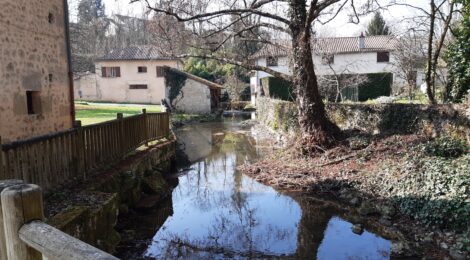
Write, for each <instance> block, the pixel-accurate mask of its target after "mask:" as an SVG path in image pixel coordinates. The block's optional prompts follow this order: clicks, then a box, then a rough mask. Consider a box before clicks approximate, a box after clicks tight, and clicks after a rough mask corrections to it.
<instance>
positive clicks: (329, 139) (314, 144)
mask: <svg viewBox="0 0 470 260" xmlns="http://www.w3.org/2000/svg"><path fill="white" fill-rule="evenodd" d="M292 38H293V40H292V41H293V42H292V46H293V61H294V62H293V63H294V68H293V81H294V86H295V89H296V95H297V99H296V102H297V108H298V110H299V124H300V127H301V131H302V133H301V134H302V146H303V149H304V152H308V153H309V152H313V151H316V150H318V147H319V146H320V147H329V146H331V145H332V144H333V143H334V142H335V141H336V138H337V137H338V136H339V134H340V129H339V127H338V126H336V125H335V124H334V123H332V122H331V121H330V120H329V119H328V117H327V115H326V111H325V105H324V103H323V101H322V98H321V96H320V93H319V91H318V82H317V77H316V75H315V71H314V66H313V59H312V49H311V45H310V41H311V35H310V31H309V30H308V29H304V28H303V27H301V29H300V30H299V31H297V32H296V31H295V30H294V33H293V37H292Z"/></svg>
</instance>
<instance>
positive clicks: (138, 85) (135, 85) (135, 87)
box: [129, 84, 148, 89]
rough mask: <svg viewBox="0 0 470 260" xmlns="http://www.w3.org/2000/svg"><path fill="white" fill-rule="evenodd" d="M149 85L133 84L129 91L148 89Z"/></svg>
mask: <svg viewBox="0 0 470 260" xmlns="http://www.w3.org/2000/svg"><path fill="white" fill-rule="evenodd" d="M147 88H148V87H147V85H146V84H132V85H129V89H147Z"/></svg>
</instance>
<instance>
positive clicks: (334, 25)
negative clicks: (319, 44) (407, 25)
mask: <svg viewBox="0 0 470 260" xmlns="http://www.w3.org/2000/svg"><path fill="white" fill-rule="evenodd" d="M103 1H104V4H105V7H106V14H107V15H111V14H123V15H131V16H140V15H142V13H143V12H144V11H145V6H144V5H143V4H141V3H133V4H130V3H129V0H103ZM362 1H364V0H362ZM398 1H400V0H398ZM76 2H78V0H70V8H71V9H75V6H76ZM360 2H361V0H359V1H357V0H356V3H359V4H360ZM381 2H382V3H386V2H388V1H387V0H382V1H381ZM401 2H406V3H408V4H413V5H415V6H419V7H422V8H425V9H428V8H429V7H428V5H429V4H428V3H429V0H412V1H410V0H401ZM417 12H419V11H417V10H415V9H413V8H409V7H404V6H394V7H391V8H389V10H385V11H383V16H384V18H385V20H386V21H387V23H388V24H389V26H390V27H391V28H392V29H393V30H394V32H396V33H398V34H399V33H400V31H402V30H400V28H401V27H402V26H401V24H400V21H401V20H403V18H406V17H411V16H414V15H416V13H417ZM72 16H73V12H72ZM370 19H371V16H368V17H363V18H361V23H360V24H358V25H356V24H352V23H349V22H348V16H347V13H346V12H343V13H341V14H340V15H339V16H338V17H337V18H336V19H335V20H333V21H332V22H331V23H329V24H328V25H322V26H318V27H317V30H318V32H319V34H320V36H358V35H360V33H361V32H362V31H365V28H366V26H367V24H368V22H369V21H370ZM72 20H73V18H72Z"/></svg>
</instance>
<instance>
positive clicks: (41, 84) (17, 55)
mask: <svg viewBox="0 0 470 260" xmlns="http://www.w3.org/2000/svg"><path fill="white" fill-rule="evenodd" d="M0 6H1V8H0V136H1V137H2V142H8V141H15V140H19V139H23V138H28V137H32V136H38V135H44V134H48V133H51V132H56V131H61V130H65V129H68V128H71V127H72V124H73V120H74V106H73V91H72V84H71V83H70V82H71V80H70V77H69V76H70V75H71V73H69V72H70V63H69V60H70V59H69V57H70V53H69V48H68V29H67V23H68V20H67V19H68V14H67V2H66V0H0Z"/></svg>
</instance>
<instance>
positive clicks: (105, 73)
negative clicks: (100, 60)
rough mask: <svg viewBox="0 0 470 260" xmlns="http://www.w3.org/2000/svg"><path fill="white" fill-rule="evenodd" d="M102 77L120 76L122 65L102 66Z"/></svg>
mask: <svg viewBox="0 0 470 260" xmlns="http://www.w3.org/2000/svg"><path fill="white" fill-rule="evenodd" d="M101 77H103V78H120V77H121V67H116V66H115V67H106V66H103V67H101Z"/></svg>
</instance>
